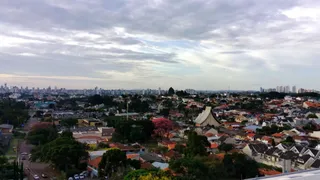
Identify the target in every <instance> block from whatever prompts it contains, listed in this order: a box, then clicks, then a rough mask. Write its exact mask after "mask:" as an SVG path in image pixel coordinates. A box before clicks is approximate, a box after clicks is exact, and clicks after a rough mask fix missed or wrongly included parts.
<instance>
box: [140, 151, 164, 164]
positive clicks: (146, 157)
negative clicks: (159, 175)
mask: <svg viewBox="0 0 320 180" xmlns="http://www.w3.org/2000/svg"><path fill="white" fill-rule="evenodd" d="M140 160H141V161H142V162H150V163H153V162H164V158H163V157H162V156H161V155H159V154H156V153H144V154H141V155H140Z"/></svg>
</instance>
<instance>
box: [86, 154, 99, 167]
mask: <svg viewBox="0 0 320 180" xmlns="http://www.w3.org/2000/svg"><path fill="white" fill-rule="evenodd" d="M101 160H102V156H100V157H97V158H95V159H92V160H89V162H88V164H89V165H90V166H92V167H95V168H97V169H98V167H99V163H100V162H101Z"/></svg>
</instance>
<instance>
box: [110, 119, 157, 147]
mask: <svg viewBox="0 0 320 180" xmlns="http://www.w3.org/2000/svg"><path fill="white" fill-rule="evenodd" d="M108 124H109V123H108ZM112 124H113V123H112ZM113 125H114V126H113V127H115V129H116V132H115V133H114V134H113V137H112V139H113V141H120V142H124V141H128V142H144V141H146V140H148V139H149V138H150V137H151V135H152V133H153V129H154V125H153V123H152V122H151V121H149V120H137V121H133V120H129V121H126V120H120V121H118V122H116V123H114V124H113Z"/></svg>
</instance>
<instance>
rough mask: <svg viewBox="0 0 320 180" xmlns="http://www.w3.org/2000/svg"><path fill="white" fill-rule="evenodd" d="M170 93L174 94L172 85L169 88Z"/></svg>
mask: <svg viewBox="0 0 320 180" xmlns="http://www.w3.org/2000/svg"><path fill="white" fill-rule="evenodd" d="M168 95H174V89H173V88H172V87H170V88H169V90H168Z"/></svg>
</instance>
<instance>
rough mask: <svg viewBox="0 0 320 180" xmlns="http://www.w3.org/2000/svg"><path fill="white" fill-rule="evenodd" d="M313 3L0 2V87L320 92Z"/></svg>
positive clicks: (319, 18)
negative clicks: (287, 87) (280, 87)
mask: <svg viewBox="0 0 320 180" xmlns="http://www.w3.org/2000/svg"><path fill="white" fill-rule="evenodd" d="M319 9H320V1H318V0H0V83H4V82H7V83H8V84H9V85H19V86H20V85H23V86H26V85H28V86H29V87H31V86H40V87H47V86H49V85H51V86H58V87H66V88H93V87H95V86H98V87H102V88H108V89H109V88H128V89H133V88H148V87H149V88H158V87H162V88H164V89H165V88H168V87H170V86H173V87H175V88H176V89H185V88H193V89H213V90H217V89H227V88H228V86H230V88H231V89H239V90H240V89H241V90H247V89H258V88H259V87H260V86H263V87H275V86H277V85H291V86H292V85H297V86H298V87H305V88H315V89H320V84H319V83H318V81H317V80H318V79H317V78H318V77H319V75H320V71H319V67H320V44H319V42H320V10H319Z"/></svg>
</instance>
